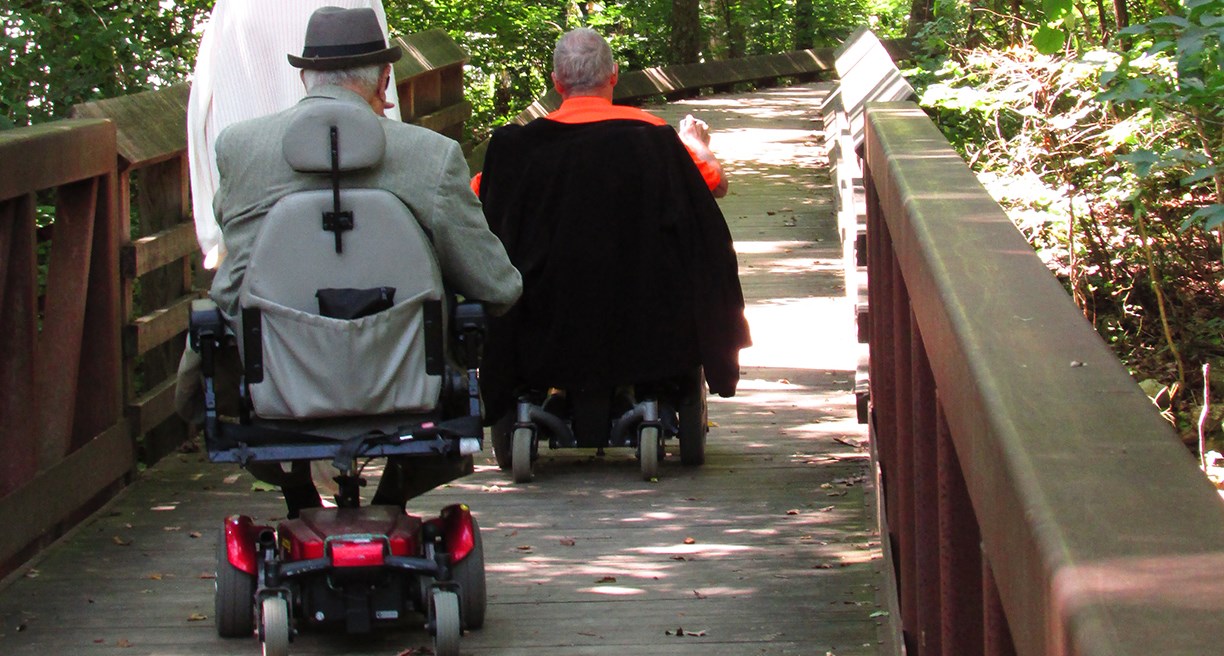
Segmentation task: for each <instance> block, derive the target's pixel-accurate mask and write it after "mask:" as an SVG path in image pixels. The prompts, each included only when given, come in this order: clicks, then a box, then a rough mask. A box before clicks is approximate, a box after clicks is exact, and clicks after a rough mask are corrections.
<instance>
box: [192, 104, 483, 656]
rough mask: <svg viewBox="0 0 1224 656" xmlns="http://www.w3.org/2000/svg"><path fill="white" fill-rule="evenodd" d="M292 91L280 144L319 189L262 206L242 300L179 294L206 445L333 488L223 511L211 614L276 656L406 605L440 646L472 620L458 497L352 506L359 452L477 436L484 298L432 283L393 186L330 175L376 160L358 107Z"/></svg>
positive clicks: (448, 649)
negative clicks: (229, 366) (235, 366)
mask: <svg viewBox="0 0 1224 656" xmlns="http://www.w3.org/2000/svg"><path fill="white" fill-rule="evenodd" d="M299 107H300V111H298V112H297V113H296V114H295V118H294V119H293V123H292V124H291V125H290V127H289V129H288V130H287V131H286V137H285V140H284V148H283V154H284V157H285V160H286V161H287V162H288V163H289V165H290V166H292V167H293V168H294V169H295V170H296V171H298V172H301V173H303V174H309V175H319V176H326V177H327V178H330V183H331V184H330V189H318V190H310V191H301V192H296V193H291V194H289V195H286V196H285V197H283V198H282V199H280V200H279V201H278V202H277V203H276V204H275V205H274V206H273V207H272V209H271V211H270V212H269V213H268V214H267V215H266V217H264V219H263V221H264V223H263V227H262V228H261V232H260V236H261V237H260V238H259V239H257V241H256V242H255V245H254V248H253V250H252V252H251V256H250V259H249V263H248V268H247V270H246V272H245V276H244V278H243V283H242V290H241V296H240V300H241V316H238V317H233V318H231V319H227V317H225V316H223V314H222V313H221V312H220V310H219V309H218V308H217V307H216V305H215V304H212V302H211V301H208V300H202V301H196V302H195V303H194V304H193V306H192V311H191V320H190V346H191V348H192V349H193V350H195V351H197V352H198V353H199V355H200V359H201V361H202V366H201V371H202V374H203V379H204V397H205V399H204V401H205V402H204V406H205V412H204V420H203V434H204V442H205V446H206V448H207V452H208V457H209V459H210V460H211V461H212V462H220V463H237V464H239V465H243V466H248V465H252V464H254V463H281V462H285V461H313V460H330V461H331V462H332V464H333V465H334V466H335V468H336V469H337V470H338V472H339V474H338V475H337V476H336V478H335V480H336V482H337V485H338V490H339V491H338V493H337V495H336V507H332V508H308V509H305V510H302V511H301V513H300V516H299V517H297V518H293V519H286V520H284V521H281V522H279V523H278V524H276V525H275V526H268V525H262V524H260V523H258V522H257V521H255V520H254V519H252V518H251V517H249V516H246V515H234V516H230V517H228V518H226V519H225V521H224V527H223V531H222V534H221V540H220V544H219V548H218V555H217V577H216V600H215V601H216V609H215V610H216V626H217V631H218V633H219V634H220V635H221V636H223V637H243V636H248V637H249V636H251V635H252V634H257V635H258V636H259V638H260V640H261V641H262V643H263V649H264V653H265V654H275V655H278V656H284V655H285V654H288V653H289V648H290V642H291V641H292V640H293V638H294V636H295V634H296V632H297V630H298V629H299V628H303V627H311V628H328V627H330V628H339V629H342V630H345V631H347V632H350V633H364V632H368V631H371V630H372V629H374V628H378V627H381V626H385V625H398V624H403V623H405V622H411V621H421V619H423V620H424V624H425V626H426V627H427V629H428V631H429V632H430V633H431V634H432V636H433V649H434V653H435V654H438V655H440V656H455V655H457V654H458V653H459V651H458V650H459V647H458V644H459V638H460V635H461V632H462V631H464V630H467V629H478V628H480V627H481V625H482V624H483V622H484V615H485V606H486V599H485V571H484V555H483V548H482V543H481V536H480V529H479V527H478V526H477V523H476V520H475V519H474V518H473V517H472V514H471V511H470V510H469V508H468V507H467V506H466V505H463V504H456V505H451V506H448V507H446V508H444V509H442V511H441V512H440V513H439V514H438V515H437V516H436V517H432V518H421V517H417V516H413V515H408V514H406V513H405V512H404V511H403V509H402V507H399V506H393V505H367V506H361V504H360V489H361V487H362V486H363V485H364V484H365V481H364V479H363V478H362V468H363V464H362V463H363V462H365V463H368V462H369V461H370V460H371V459H376V458H390V459H413V458H426V457H428V458H435V459H437V458H443V459H452V460H461V459H466V458H468V457H469V456H470V455H471V454H473V453H476V452H478V451H480V450H481V447H482V435H483V432H482V428H481V403H480V398H479V391H478V381H477V367H478V365H479V360H480V355H481V348H482V340H483V336H484V331H485V317H484V313H483V308H482V306H481V305H480V304H479V303H457V302H455V301H454V299H453V298H452V297H451V296H450V295H448V294H447V292H446V289H445V288H444V286H443V281H442V276H441V273H440V270H439V266H438V263H437V260H436V258H435V255H434V252H433V249H432V247H431V245H430V241H429V238H428V236H427V235H426V233H425V231H424V230H423V229H422V228H421V226H420V225H419V224H418V223H417V221H416V219H415V218H414V217H413V216H412V214H411V213H410V212H409V211H408V209H407V208H406V207H405V206H404V204H403V203H402V202H401V201H400V200H399V199H398V198H397V197H395V196H394V195H393V194H391V193H390V192H388V191H385V190H381V189H356V188H350V187H348V186H346V185H344V184H343V183H344V182H345V180H346V176H348V175H349V174H350V173H353V172H360V171H362V170H364V169H368V168H370V167H373V166H377V165H378V164H379V162H381V161H382V159H383V155H384V151H385V136H384V133H383V128H382V126H381V125H380V124H379V121H378V119H377V118H376V117H375V116H374V115H373V113H372V112H370V111H369V110H368V108H364V107H361V106H357V105H353V104H349V103H343V102H338V101H332V100H326V99H323V100H316V99H311V100H310V101H309V102H307V103H304V104H303V105H300V106H299ZM265 236H266V238H264V237H265ZM227 348H231V349H232V348H236V349H237V350H238V353H240V354H241V361H242V364H241V369H242V370H241V381H240V383H239V384H238V389H237V390H233V389H228V390H227V389H219V388H218V385H217V381H218V380H219V378H218V376H217V370H218V367H219V366H220V354H221V353H222V352H223V350H224V349H227ZM457 362H458V363H459V364H457ZM227 394H228V395H236V396H237V397H238V410H237V417H227V416H222V414H221V412H220V411H219V404H218V399H219V397H222V396H224V395H227ZM414 618H420V619H416V620H414Z"/></svg>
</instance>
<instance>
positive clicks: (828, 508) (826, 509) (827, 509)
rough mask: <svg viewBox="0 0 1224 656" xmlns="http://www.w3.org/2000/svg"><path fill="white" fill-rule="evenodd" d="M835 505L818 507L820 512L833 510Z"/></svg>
mask: <svg viewBox="0 0 1224 656" xmlns="http://www.w3.org/2000/svg"><path fill="white" fill-rule="evenodd" d="M836 507H837V506H825V507H824V508H821V509H820V512H829V511H830V510H833V509H834V508H836Z"/></svg>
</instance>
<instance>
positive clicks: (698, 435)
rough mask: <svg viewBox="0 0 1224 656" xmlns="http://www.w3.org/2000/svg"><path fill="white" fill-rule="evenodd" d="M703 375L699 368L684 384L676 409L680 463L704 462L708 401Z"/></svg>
mask: <svg viewBox="0 0 1224 656" xmlns="http://www.w3.org/2000/svg"><path fill="white" fill-rule="evenodd" d="M707 396H708V395H707V394H706V388H705V376H704V375H703V374H702V371H701V370H700V369H698V370H697V373H696V375H695V376H694V377H693V378H692V380H689V381H688V382H687V383H686V385H685V390H684V397H683V398H682V399H681V400H680V407H679V408H678V409H677V412H678V414H679V415H680V436H679V437H680V464H682V465H688V466H690V467H695V466H697V465H704V464H705V445H706V433H708V432H709V431H710V414H709V412H710V411H709V403H708V402H707Z"/></svg>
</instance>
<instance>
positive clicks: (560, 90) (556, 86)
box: [548, 73, 565, 96]
mask: <svg viewBox="0 0 1224 656" xmlns="http://www.w3.org/2000/svg"><path fill="white" fill-rule="evenodd" d="M548 76H549V77H551V78H552V83H553V88H554V89H556V90H557V93H559V94H561V95H563V96H564V95H565V88H564V87H562V86H561V83H560V82H558V81H557V74H556V73H549V74H548Z"/></svg>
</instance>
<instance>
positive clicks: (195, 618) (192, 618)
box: [187, 613, 208, 622]
mask: <svg viewBox="0 0 1224 656" xmlns="http://www.w3.org/2000/svg"><path fill="white" fill-rule="evenodd" d="M206 619H208V616H207V615H205V614H203V613H192V614H190V615H188V616H187V621H188V622H203V621H204V620H206Z"/></svg>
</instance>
